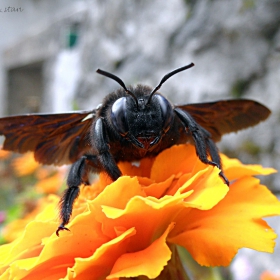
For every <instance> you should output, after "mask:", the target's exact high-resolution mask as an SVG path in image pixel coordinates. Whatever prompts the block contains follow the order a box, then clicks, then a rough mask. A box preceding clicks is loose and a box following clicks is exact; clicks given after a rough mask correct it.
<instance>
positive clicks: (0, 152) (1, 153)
mask: <svg viewBox="0 0 280 280" xmlns="http://www.w3.org/2000/svg"><path fill="white" fill-rule="evenodd" d="M10 154H11V152H9V151H5V150H2V147H1V146H0V158H1V159H6V158H8V157H9V156H10Z"/></svg>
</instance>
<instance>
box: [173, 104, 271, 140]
mask: <svg viewBox="0 0 280 280" xmlns="http://www.w3.org/2000/svg"><path fill="white" fill-rule="evenodd" d="M176 107H178V108H181V109H182V110H185V111H187V112H188V113H189V114H190V115H191V116H192V117H193V118H194V120H195V121H196V122H197V123H198V124H200V125H201V126H202V127H204V128H205V129H207V130H208V131H209V132H210V133H211V135H212V139H213V140H214V141H215V142H216V141H219V140H220V139H221V136H222V135H223V134H225V133H230V132H236V131H238V130H240V129H244V128H247V127H250V126H254V125H256V124H258V123H259V122H261V121H263V120H265V119H266V118H267V117H268V116H269V115H270V110H269V109H268V108H267V107H265V106H264V105H262V104H260V103H258V102H256V101H253V100H246V99H239V100H220V101H216V102H209V103H197V104H187V105H179V106H176Z"/></svg>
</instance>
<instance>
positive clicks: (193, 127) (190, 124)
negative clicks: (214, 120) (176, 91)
mask: <svg viewBox="0 0 280 280" xmlns="http://www.w3.org/2000/svg"><path fill="white" fill-rule="evenodd" d="M174 111H175V113H176V114H177V116H178V117H179V119H180V120H181V121H182V123H183V124H184V125H185V128H186V130H188V131H189V132H190V133H191V135H192V138H193V141H194V144H195V149H196V154H197V155H198V157H199V159H200V160H201V161H202V162H203V163H206V164H210V165H213V166H216V167H218V168H219V169H221V172H220V174H219V175H220V177H222V178H223V180H224V181H225V183H226V184H227V185H229V181H228V179H227V178H226V176H225V175H224V173H223V171H222V164H221V158H220V155H219V151H218V148H217V146H216V145H215V143H214V142H213V141H212V139H211V134H210V133H209V132H208V131H207V130H206V129H204V128H203V127H201V126H200V125H199V124H197V123H196V121H195V120H194V119H193V118H192V117H191V116H190V115H189V114H188V113H187V112H186V111H184V110H182V109H180V108H175V109H174ZM208 156H210V158H211V160H209V159H208Z"/></svg>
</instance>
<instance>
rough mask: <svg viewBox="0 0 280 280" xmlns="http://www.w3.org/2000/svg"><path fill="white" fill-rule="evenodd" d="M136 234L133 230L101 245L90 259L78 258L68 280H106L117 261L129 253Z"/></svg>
mask: <svg viewBox="0 0 280 280" xmlns="http://www.w3.org/2000/svg"><path fill="white" fill-rule="evenodd" d="M134 234H135V229H134V228H131V229H128V230H127V231H125V232H124V233H122V234H121V235H119V236H118V237H116V238H114V239H112V240H111V241H109V242H107V243H104V244H103V245H101V246H100V247H99V248H98V249H97V250H96V251H95V252H94V253H93V254H92V256H90V257H88V258H76V259H75V265H74V266H73V267H71V268H69V269H68V271H67V278H66V279H75V280H79V279H81V280H82V279H92V280H94V279H96V280H98V279H104V278H105V277H106V276H107V275H108V274H109V273H110V270H111V268H112V266H113V265H114V263H115V261H116V260H117V259H118V258H119V257H120V256H121V255H122V254H123V253H125V252H126V251H127V247H128V245H129V243H128V242H129V238H130V237H131V236H133V235H134Z"/></svg>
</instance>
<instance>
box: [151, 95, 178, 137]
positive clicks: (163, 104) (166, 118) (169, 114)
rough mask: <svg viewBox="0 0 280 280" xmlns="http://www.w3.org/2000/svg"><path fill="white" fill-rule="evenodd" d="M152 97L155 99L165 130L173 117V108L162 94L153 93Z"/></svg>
mask: <svg viewBox="0 0 280 280" xmlns="http://www.w3.org/2000/svg"><path fill="white" fill-rule="evenodd" d="M154 97H155V98H156V99H157V101H158V103H159V105H160V109H161V113H162V119H163V130H164V131H165V132H167V131H168V130H169V128H170V125H171V123H172V121H173V118H174V113H173V108H172V105H171V104H170V102H169V101H168V100H167V99H166V98H165V97H164V96H162V95H159V94H155V95H154Z"/></svg>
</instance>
